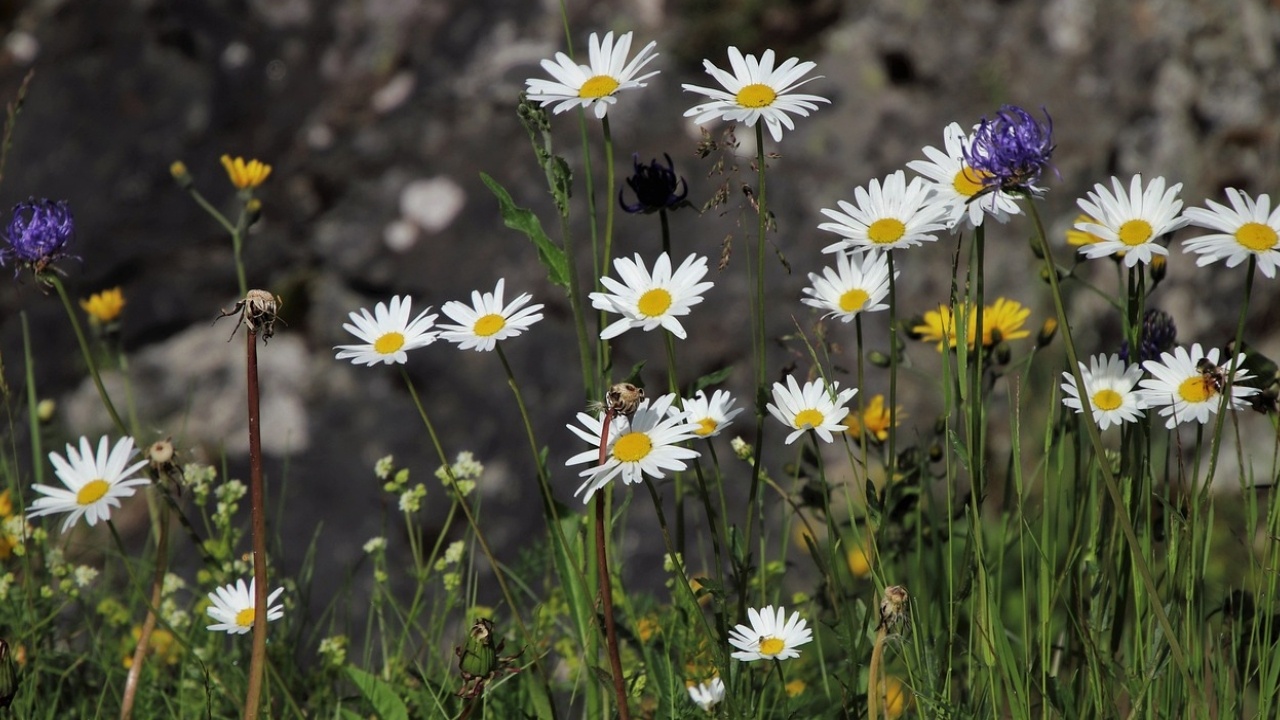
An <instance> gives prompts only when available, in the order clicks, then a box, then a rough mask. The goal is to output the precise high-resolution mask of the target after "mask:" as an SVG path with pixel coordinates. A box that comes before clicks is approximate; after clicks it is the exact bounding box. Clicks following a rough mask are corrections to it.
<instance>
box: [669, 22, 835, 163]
mask: <svg viewBox="0 0 1280 720" xmlns="http://www.w3.org/2000/svg"><path fill="white" fill-rule="evenodd" d="M773 61H774V55H773V51H772V50H765V51H764V53H763V54H762V55H761V56H760V59H758V60H757V59H756V56H755V55H747V56H745V57H744V56H743V55H742V53H741V52H740V51H739V50H738V48H736V47H732V46H730V47H729V66H730V68H731V69H732V70H733V74H732V75H730V74H729V73H727V72H725V71H724V70H721V69H720V68H718V67H716V66H715V64H714V63H712V62H711V61H710V60H703V61H702V66H703V68H705V69H706V71H707V74H708V75H710V76H711V77H713V78H715V80H716V82H718V83H720V85H721V86H722V87H723V88H724V89H723V90H720V89H717V88H708V87H702V86H701V85H690V84H687V83H686V84H685V85H682V86H681V87H683V88H684V89H685V90H689V91H691V92H696V93H701V94H703V95H706V96H707V97H709V98H711V101H710V102H704V103H700V104H698V105H694V106H693V107H691V108H689V109H688V110H686V111H685V113H684V116H685V117H691V118H693V122H694V123H696V124H698V125H702V124H703V123H706V122H708V121H710V120H715V119H716V118H720V119H722V120H727V121H729V122H740V123H742V124H744V125H746V126H747V127H755V125H756V123H757V122H759V121H760V120H764V124H765V127H767V128H769V134H770V135H771V136H773V140H774V142H780V141H781V140H782V128H783V127H786V128H787V129H788V130H794V129H795V123H794V122H792V120H791V115H792V114H795V115H800V116H803V117H808V115H809V113H810V112H811V111H814V110H817V109H818V106H817V105H816V104H815V103H820V102H824V103H829V102H831V101H830V100H828V99H826V98H824V97H819V96H818V95H804V94H801V93H793V92H791V91H792V90H794V89H796V88H798V87H800V86H801V85H804V84H805V83H807V82H809V81H810V80H817V79H818V78H819V77H822V76H821V75H818V76H815V77H811V78H808V79H806V80H801V78H803V77H804V76H805V75H807V74H808V73H809V71H810V70H812V69H813V68H814V67H816V66H817V64H816V63H813V62H800V59H799V58H788V59H787V60H785V61H784V62H783V63H782V64H781V65H779V66H778V67H776V68H775V67H774V66H773Z"/></svg>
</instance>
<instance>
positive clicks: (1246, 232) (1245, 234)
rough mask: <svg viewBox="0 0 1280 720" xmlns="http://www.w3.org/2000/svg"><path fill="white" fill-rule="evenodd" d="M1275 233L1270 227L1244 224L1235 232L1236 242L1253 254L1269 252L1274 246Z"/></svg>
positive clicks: (1252, 223)
mask: <svg viewBox="0 0 1280 720" xmlns="http://www.w3.org/2000/svg"><path fill="white" fill-rule="evenodd" d="M1277 239H1280V238H1277V237H1276V231H1275V230H1274V229H1273V228H1272V227H1271V226H1270V225H1263V224H1262V223H1256V222H1251V223H1245V224H1244V225H1241V226H1240V229H1239V230H1237V231H1236V242H1238V243H1240V244H1241V245H1243V246H1244V247H1245V248H1247V249H1249V250H1252V251H1254V252H1262V251H1263V250H1270V249H1271V248H1273V247H1275V246H1276V240H1277Z"/></svg>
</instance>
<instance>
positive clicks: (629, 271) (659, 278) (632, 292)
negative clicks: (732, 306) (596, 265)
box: [589, 252, 715, 340]
mask: <svg viewBox="0 0 1280 720" xmlns="http://www.w3.org/2000/svg"><path fill="white" fill-rule="evenodd" d="M613 266H614V269H616V270H617V271H618V276H619V277H620V278H622V281H621V282H619V281H617V280H614V279H613V278H611V277H607V276H606V277H602V278H600V284H601V285H603V286H604V287H605V288H606V289H607V290H609V292H593V293H591V295H590V296H589V297H590V298H591V307H593V308H595V309H596V310H604V311H605V312H611V313H617V314H619V315H621V316H622V319H620V320H617V321H615V322H613V323H611V324H610V325H609V326H608V327H606V328H605V329H604V330H602V331H601V332H600V339H601V340H608V339H610V338H613V337H617V336H618V335H621V334H622V333H624V332H626V331H627V330H630V329H631V328H640V329H641V330H645V331H648V330H653V329H655V328H658V327H663V328H666V329H667V330H669V331H670V332H671V334H672V335H675V336H676V337H678V338H680V339H681V340H683V339H685V337H687V334H686V333H685V330H684V326H683V325H681V324H680V321H679V320H678V319H677V318H678V317H681V316H683V315H688V314H689V310H690V308H692V307H693V306H694V305H697V304H698V303H700V302H702V293H704V292H706V291H707V290H708V289H710V288H711V287H712V286H714V285H715V283H713V282H710V281H707V282H703V281H702V278H703V277H704V276H706V274H707V258H706V257H704V256H702V255H690V256H689V257H687V258H685V260H684V262H682V263H680V267H678V268H676V269H675V271H674V272H673V271H672V270H671V258H670V257H669V256H668V255H667V254H666V253H665V252H664V253H662V254H661V255H659V256H658V259H657V261H656V262H654V264H653V272H652V273H650V272H649V271H648V270H647V269H646V268H645V266H644V260H642V259H641V258H640V256H639V255H638V254H637V255H636V256H635V259H634V260H631V259H628V258H623V257H620V258H618V259H616V260H614V261H613Z"/></svg>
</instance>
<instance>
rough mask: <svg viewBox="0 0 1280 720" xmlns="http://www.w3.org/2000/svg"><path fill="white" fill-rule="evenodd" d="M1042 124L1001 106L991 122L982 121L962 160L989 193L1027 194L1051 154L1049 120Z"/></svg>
mask: <svg viewBox="0 0 1280 720" xmlns="http://www.w3.org/2000/svg"><path fill="white" fill-rule="evenodd" d="M1044 117H1045V121H1046V122H1045V123H1041V122H1040V121H1038V120H1036V119H1035V118H1033V117H1031V115H1030V114H1028V113H1027V111H1026V110H1023V109H1022V108H1020V107H1017V106H1015V105H1005V106H1004V107H1002V108H1000V112H998V113H996V116H995V118H994V119H991V120H988V119H987V118H985V117H984V118H982V122H981V123H979V124H978V129H977V130H975V131H974V133H973V140H972V141H971V142H970V143H969V147H968V148H966V149H965V151H964V161H965V163H967V164H968V165H969V167H971V168H973V169H974V170H976V171H978V175H979V176H981V178H982V184H983V185H984V186H985V187H986V188H987V189H989V190H1004V191H1006V192H1009V191H1014V192H1028V191H1029V190H1030V189H1031V186H1032V184H1033V183H1034V182H1035V181H1036V180H1037V179H1039V177H1040V172H1041V171H1042V170H1044V168H1045V167H1046V166H1047V165H1048V164H1049V158H1050V156H1052V155H1053V147H1054V146H1053V118H1050V117H1049V113H1048V112H1045V114H1044Z"/></svg>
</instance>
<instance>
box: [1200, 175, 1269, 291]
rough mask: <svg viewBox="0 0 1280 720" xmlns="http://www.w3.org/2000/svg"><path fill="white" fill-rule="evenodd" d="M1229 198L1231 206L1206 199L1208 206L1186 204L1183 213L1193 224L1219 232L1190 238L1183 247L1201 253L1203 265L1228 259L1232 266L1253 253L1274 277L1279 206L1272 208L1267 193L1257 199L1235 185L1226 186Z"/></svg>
mask: <svg viewBox="0 0 1280 720" xmlns="http://www.w3.org/2000/svg"><path fill="white" fill-rule="evenodd" d="M1227 199H1228V200H1230V201H1231V207H1227V206H1225V205H1222V204H1219V203H1216V202H1214V201H1212V200H1206V201H1205V203H1206V204H1207V205H1208V206H1209V209H1208V210H1205V209H1204V208H1187V210H1186V212H1184V213H1183V215H1184V216H1185V217H1186V218H1187V219H1189V220H1190V221H1191V224H1192V225H1195V226H1197V227H1202V228H1208V229H1210V230H1215V231H1216V232H1213V233H1210V234H1208V235H1201V236H1199V237H1194V238H1191V239H1189V240H1187V241H1186V242H1185V243H1183V245H1182V250H1183V251H1184V252H1189V253H1196V254H1197V255H1199V256H1200V257H1199V258H1197V259H1196V265H1198V266H1200V267H1204V266H1205V265H1208V264H1210V263H1214V262H1217V261H1219V260H1226V261H1227V267H1229V268H1231V267H1235V266H1237V265H1239V264H1240V263H1242V262H1244V261H1245V260H1247V259H1248V258H1249V257H1250V256H1252V257H1254V258H1257V261H1258V269H1259V270H1261V271H1262V274H1263V275H1266V276H1267V277H1269V278H1274V277H1275V276H1276V267H1277V266H1280V208H1276V209H1275V210H1272V209H1271V197H1270V196H1268V195H1265V194H1264V195H1259V196H1258V199H1257V200H1254V199H1253V198H1251V197H1249V196H1248V195H1247V194H1246V193H1242V192H1240V191H1239V190H1236V189H1235V188H1227Z"/></svg>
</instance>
